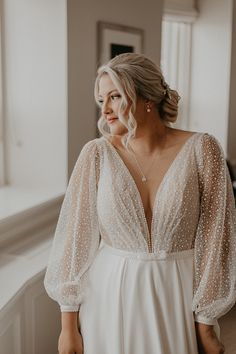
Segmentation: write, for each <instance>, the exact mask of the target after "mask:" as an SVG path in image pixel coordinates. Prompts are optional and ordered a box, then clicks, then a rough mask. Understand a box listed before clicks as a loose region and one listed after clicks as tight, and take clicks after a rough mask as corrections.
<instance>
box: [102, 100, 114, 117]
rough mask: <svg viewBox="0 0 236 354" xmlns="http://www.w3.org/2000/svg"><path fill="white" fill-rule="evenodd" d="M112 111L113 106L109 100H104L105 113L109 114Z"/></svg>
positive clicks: (103, 110)
mask: <svg viewBox="0 0 236 354" xmlns="http://www.w3.org/2000/svg"><path fill="white" fill-rule="evenodd" d="M111 112H112V108H111V106H110V105H109V103H108V101H107V100H104V101H103V105H102V113H103V114H109V113H111Z"/></svg>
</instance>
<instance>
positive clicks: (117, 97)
mask: <svg viewBox="0 0 236 354" xmlns="http://www.w3.org/2000/svg"><path fill="white" fill-rule="evenodd" d="M110 98H111V100H112V101H115V100H116V99H119V98H121V95H120V94H116V95H111V96H110ZM98 102H99V105H102V104H103V100H101V99H100V100H98Z"/></svg>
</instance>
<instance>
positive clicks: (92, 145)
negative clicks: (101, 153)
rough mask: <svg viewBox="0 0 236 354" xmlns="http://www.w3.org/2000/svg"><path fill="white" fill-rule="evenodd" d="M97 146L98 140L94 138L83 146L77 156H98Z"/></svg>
mask: <svg viewBox="0 0 236 354" xmlns="http://www.w3.org/2000/svg"><path fill="white" fill-rule="evenodd" d="M99 145H100V138H95V139H92V140H89V141H87V142H86V143H85V144H84V145H83V146H82V149H81V151H80V154H79V156H81V155H89V156H90V155H91V154H92V155H93V154H95V155H96V154H98V150H99Z"/></svg>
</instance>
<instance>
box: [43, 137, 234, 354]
mask: <svg viewBox="0 0 236 354" xmlns="http://www.w3.org/2000/svg"><path fill="white" fill-rule="evenodd" d="M44 284H45V288H46V291H47V293H48V295H49V296H50V297H51V298H53V299H54V300H56V301H57V302H58V303H59V305H60V308H61V311H78V310H79V326H80V331H81V334H82V337H83V344H84V354H197V353H198V350H197V342H196V334H195V321H197V322H202V323H206V324H212V325H214V326H215V329H216V332H217V335H218V336H220V331H219V326H218V321H217V320H218V318H219V317H221V316H222V315H224V314H225V313H226V312H228V311H229V309H230V308H231V307H232V306H233V304H234V302H235V299H236V216H235V204H234V196H233V191H232V185H231V181H230V177H229V172H228V169H227V165H226V162H225V159H224V154H223V150H222V148H221V146H220V144H219V142H218V141H217V139H216V138H215V137H214V136H212V135H209V134H207V133H194V134H193V135H191V137H190V138H188V140H187V141H186V142H185V143H184V145H183V146H182V148H181V150H180V151H179V152H178V154H177V155H176V157H175V159H174V161H173V162H172V164H171V165H170V167H169V169H168V171H167V172H166V174H165V176H164V178H163V180H162V182H161V184H160V185H159V188H158V190H157V191H156V195H155V202H154V205H153V217H152V223H151V230H150V231H149V228H148V224H147V219H146V217H145V212H144V208H143V203H142V199H141V195H140V193H139V190H138V187H137V185H136V183H135V181H134V179H133V177H132V175H131V173H130V171H129V169H128V167H127V166H126V165H125V163H124V161H123V160H122V158H121V156H120V155H119V153H118V150H117V149H116V148H115V147H114V146H113V145H112V144H111V142H110V141H109V140H108V139H107V138H105V137H101V138H97V139H94V140H91V141H89V142H88V143H87V144H85V145H84V147H83V149H82V151H81V153H80V155H79V158H78V160H77V163H76V165H75V167H74V170H73V173H72V176H71V178H70V181H69V185H68V188H67V191H66V195H65V198H64V202H63V205H62V208H61V212H60V216H59V220H58V224H57V228H56V232H55V236H54V241H53V246H52V249H51V254H50V258H49V262H48V267H47V272H46V275H45V279H44Z"/></svg>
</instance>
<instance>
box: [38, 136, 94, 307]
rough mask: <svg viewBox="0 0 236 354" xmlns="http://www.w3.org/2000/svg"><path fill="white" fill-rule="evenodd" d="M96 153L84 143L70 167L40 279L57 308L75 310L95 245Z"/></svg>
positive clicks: (81, 294)
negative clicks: (42, 279) (70, 173)
mask: <svg viewBox="0 0 236 354" xmlns="http://www.w3.org/2000/svg"><path fill="white" fill-rule="evenodd" d="M98 175H99V152H98V147H97V144H96V141H95V139H94V140H91V141H89V142H88V143H86V144H85V145H84V146H83V148H82V150H81V152H80V155H79V157H78V159H77V162H76V164H75V166H74V169H73V172H72V175H71V178H70V181H69V184H68V187H67V190H66V194H65V197H64V200H63V203H62V207H61V211H60V214H59V219H58V222H57V226H56V230H55V234H54V239H53V244H52V248H51V252H50V255H49V261H48V266H47V269H46V274H45V278H44V287H45V289H46V291H47V293H48V295H49V296H50V297H51V298H52V299H54V300H55V301H57V302H58V303H59V305H60V309H61V311H69V312H70V311H71V312H73V311H78V309H79V305H80V304H81V301H82V299H83V297H84V296H85V293H86V288H87V270H88V268H89V266H90V265H91V263H92V261H93V259H94V257H95V253H96V251H97V249H98V247H99V243H100V234H99V227H98V217H97V203H96V200H97V183H98V178H99V177H98Z"/></svg>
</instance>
